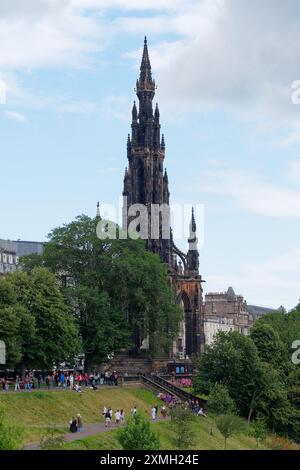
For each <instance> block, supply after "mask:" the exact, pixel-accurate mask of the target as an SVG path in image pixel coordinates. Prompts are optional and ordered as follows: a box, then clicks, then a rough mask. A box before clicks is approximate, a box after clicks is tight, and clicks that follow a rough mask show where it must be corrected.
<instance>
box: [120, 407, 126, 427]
mask: <svg viewBox="0 0 300 470" xmlns="http://www.w3.org/2000/svg"><path fill="white" fill-rule="evenodd" d="M120 420H121V424H122V423H124V421H125V411H124V410H121V411H120Z"/></svg>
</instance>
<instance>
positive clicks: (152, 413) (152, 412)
mask: <svg viewBox="0 0 300 470" xmlns="http://www.w3.org/2000/svg"><path fill="white" fill-rule="evenodd" d="M151 417H152V419H153V421H155V420H156V407H155V406H152V408H151Z"/></svg>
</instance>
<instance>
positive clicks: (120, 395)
mask: <svg viewBox="0 0 300 470" xmlns="http://www.w3.org/2000/svg"><path fill="white" fill-rule="evenodd" d="M156 401H157V398H156V396H155V395H154V394H153V393H152V392H150V391H148V390H144V389H142V388H138V387H136V388H135V387H103V388H102V389H100V390H98V391H93V390H87V391H84V392H83V393H81V394H80V393H76V392H73V391H70V390H62V391H56V390H55V391H36V392H17V393H15V392H13V393H7V394H5V393H1V394H0V404H2V405H3V406H4V409H5V417H6V418H7V420H8V421H9V422H10V423H15V424H17V425H18V426H20V427H22V428H23V430H24V443H25V444H27V443H30V442H33V441H36V440H39V439H40V437H41V436H43V435H44V434H45V432H47V429H48V428H49V426H51V427H54V428H55V429H56V430H57V431H58V432H63V433H64V434H65V433H66V432H68V426H69V425H68V423H69V421H70V418H71V417H72V416H74V415H76V414H77V413H80V414H81V415H82V417H83V420H84V423H97V422H103V418H102V414H101V413H102V409H103V407H104V406H110V407H111V408H112V409H113V410H116V409H117V408H123V409H124V410H125V414H126V415H127V416H128V415H129V414H130V410H131V408H132V407H133V406H134V405H136V406H137V408H138V410H139V411H141V412H143V413H145V414H147V415H148V416H150V409H151V405H153V403H155V402H156Z"/></svg>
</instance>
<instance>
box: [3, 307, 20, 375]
mask: <svg viewBox="0 0 300 470" xmlns="http://www.w3.org/2000/svg"><path fill="white" fill-rule="evenodd" d="M0 338H1V340H2V341H4V342H5V346H6V366H7V367H9V368H14V367H15V366H16V364H18V363H19V362H20V360H21V358H22V351H21V338H20V319H19V318H18V316H17V314H16V312H15V310H14V309H13V307H2V308H0Z"/></svg>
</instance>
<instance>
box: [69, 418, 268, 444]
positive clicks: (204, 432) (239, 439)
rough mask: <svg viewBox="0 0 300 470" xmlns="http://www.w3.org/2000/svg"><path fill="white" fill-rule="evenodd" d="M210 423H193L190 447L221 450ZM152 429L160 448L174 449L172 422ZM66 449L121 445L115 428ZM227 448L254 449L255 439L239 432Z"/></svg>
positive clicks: (203, 421)
mask: <svg viewBox="0 0 300 470" xmlns="http://www.w3.org/2000/svg"><path fill="white" fill-rule="evenodd" d="M211 423H212V421H211V420H210V419H209V418H207V419H204V418H198V419H197V420H196V422H195V423H194V425H193V429H194V431H195V441H194V444H193V446H192V447H191V449H194V450H223V449H224V438H223V436H222V435H221V434H220V433H219V431H218V430H217V429H215V428H214V430H213V435H212V436H211V434H210V430H211ZM151 426H152V429H153V430H154V431H155V432H156V433H157V434H158V435H159V438H160V443H161V449H162V450H170V449H176V446H175V445H174V442H173V439H174V437H175V435H174V433H173V431H172V424H171V422H170V421H166V422H159V423H154V424H151ZM64 448H65V449H68V450H76V449H77V450H92V449H97V450H107V449H111V450H113V449H121V446H120V444H119V442H118V440H117V438H116V430H112V431H109V432H107V433H102V434H98V435H97V436H91V437H86V438H84V439H81V440H80V441H73V442H70V443H67V444H65V445H64ZM227 449H229V450H249V449H250V450H251V449H253V450H254V449H256V441H255V439H253V438H252V437H249V436H247V435H245V434H240V435H237V436H234V437H232V438H230V439H228V442H227ZM259 449H260V450H266V449H267V447H266V446H264V445H260V447H259Z"/></svg>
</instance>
